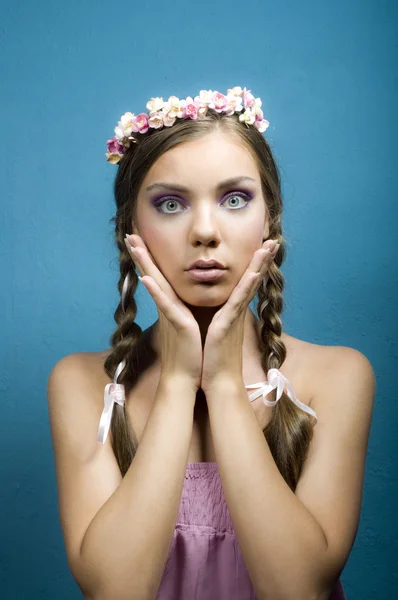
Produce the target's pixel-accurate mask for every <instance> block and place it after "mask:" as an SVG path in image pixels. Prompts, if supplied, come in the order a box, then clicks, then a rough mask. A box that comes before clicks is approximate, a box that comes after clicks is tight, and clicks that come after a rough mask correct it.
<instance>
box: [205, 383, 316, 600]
mask: <svg viewBox="0 0 398 600" xmlns="http://www.w3.org/2000/svg"><path fill="white" fill-rule="evenodd" d="M206 399H207V404H208V409H209V418H210V424H211V431H212V436H213V443H214V451H215V454H216V460H217V464H218V468H219V472H220V477H221V481H222V486H223V490H224V494H225V498H226V502H227V505H228V509H229V512H230V515H231V520H232V523H233V526H234V530H235V533H236V536H237V538H238V542H239V547H240V549H241V551H242V555H243V558H244V561H245V564H246V567H247V569H248V572H249V575H250V578H251V581H252V583H253V587H254V588H255V591H256V594H257V596H258V597H259V598H261V599H262V600H268V599H272V600H279V599H281V600H282V599H283V600H288V599H289V600H290V599H293V598H294V599H295V600H296V599H301V598H306V599H309V600H310V599H311V598H314V597H315V596H316V592H315V588H316V584H315V582H316V581H317V580H318V576H320V572H319V571H318V570H319V569H322V564H323V563H322V557H323V556H324V555H325V554H326V550H327V543H326V539H325V536H324V534H323V531H322V529H321V528H320V526H319V525H318V523H317V521H316V520H315V519H314V518H313V516H312V515H311V514H310V513H309V511H308V510H307V509H306V508H305V506H304V505H303V504H302V503H301V502H300V500H299V499H298V498H297V497H296V496H295V494H294V493H293V492H292V490H291V489H290V487H289V486H288V485H287V483H286V482H285V480H284V479H283V477H282V475H281V474H280V472H279V470H278V468H277V466H276V464H275V461H274V459H273V457H272V454H271V451H270V449H269V446H268V444H267V442H266V440H265V438H264V434H263V432H262V430H261V427H260V425H259V423H258V421H257V418H256V415H255V414H254V411H253V409H252V407H251V405H250V402H249V399H248V396H247V391H246V389H245V387H244V384H243V382H242V385H240V384H228V383H225V384H223V385H221V384H220V386H218V387H213V389H212V393H211V394H210V395H209V394H207V395H206Z"/></svg>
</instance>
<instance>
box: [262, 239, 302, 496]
mask: <svg viewBox="0 0 398 600" xmlns="http://www.w3.org/2000/svg"><path fill="white" fill-rule="evenodd" d="M270 239H275V240H277V243H279V244H280V247H279V249H278V253H277V255H276V256H275V258H274V261H273V262H272V263H271V266H270V268H269V270H268V277H267V278H266V279H264V281H263V283H262V285H261V286H260V288H259V291H258V297H259V301H258V305H257V315H258V317H259V319H260V320H261V321H262V327H261V335H260V338H261V344H262V368H263V370H264V372H265V373H267V372H268V370H269V369H271V368H275V369H279V368H280V367H281V366H282V364H283V363H284V361H285V358H286V353H287V352H286V346H285V344H284V343H283V342H282V339H281V334H282V320H281V318H280V315H281V313H282V310H283V295H282V291H283V287H284V278H283V275H282V272H281V270H280V268H279V267H280V265H281V264H282V262H283V260H284V254H285V244H284V241H283V238H282V236H281V231H280V229H279V231H274V232H271V235H270ZM275 396H276V390H273V392H272V400H274V399H275ZM263 431H264V436H265V438H266V440H267V443H268V445H269V448H270V451H271V454H272V456H273V458H274V460H275V463H276V465H277V467H278V469H279V471H280V473H281V475H282V477H283V478H284V480H285V481H286V483H287V484H288V485H289V487H290V488H291V489H292V490H293V491H294V490H295V488H296V485H297V481H298V478H299V476H300V472H301V469H302V466H303V463H304V460H305V458H306V456H307V452H308V447H309V444H310V442H311V439H312V436H313V425H312V420H311V417H310V415H308V413H306V412H303V411H302V410H301V409H300V408H298V407H297V406H296V405H295V404H294V403H293V402H292V401H291V400H290V399H289V397H288V395H287V394H286V393H285V392H283V393H282V396H281V398H280V399H279V401H278V402H277V403H276V405H275V406H274V407H273V410H272V415H271V419H270V421H269V423H268V424H267V426H266V427H265V429H264V430H263Z"/></svg>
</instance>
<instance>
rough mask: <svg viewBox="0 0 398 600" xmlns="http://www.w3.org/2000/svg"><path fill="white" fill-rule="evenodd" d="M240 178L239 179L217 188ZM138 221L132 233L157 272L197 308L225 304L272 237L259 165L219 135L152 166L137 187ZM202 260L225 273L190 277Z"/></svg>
mask: <svg viewBox="0 0 398 600" xmlns="http://www.w3.org/2000/svg"><path fill="white" fill-rule="evenodd" d="M237 177H241V178H242V180H241V181H239V182H236V183H233V184H232V183H229V184H225V185H222V184H223V182H225V180H228V179H231V178H237ZM160 183H162V186H160ZM154 184H159V185H157V186H155V185H154ZM148 187H151V189H150V190H149V191H148V190H147V188H148ZM180 187H183V188H185V189H184V191H182V190H181V189H180ZM137 219H138V223H137V225H138V230H134V232H135V233H137V234H138V235H140V237H141V238H142V239H143V241H144V243H145V245H146V247H147V248H148V250H149V252H150V254H151V256H152V260H153V261H154V263H155V264H156V266H157V267H158V269H159V270H160V271H161V272H162V274H163V275H164V277H165V278H166V279H167V280H168V282H169V283H170V285H171V286H172V287H173V289H174V291H175V293H176V294H177V295H178V296H179V297H180V299H181V300H182V301H183V302H184V303H185V304H186V305H187V306H190V307H197V308H198V309H199V307H203V308H205V307H208V308H210V307H213V308H214V307H220V305H223V304H224V303H225V302H226V301H227V300H228V298H229V296H230V295H231V293H232V291H233V289H234V288H235V286H236V285H237V283H238V282H239V280H240V279H241V277H242V275H243V274H244V272H245V270H246V269H247V267H248V265H249V263H250V261H251V260H252V258H253V254H254V252H255V251H256V250H258V249H259V248H261V246H262V243H263V239H265V238H267V237H268V232H269V230H268V218H267V211H266V205H265V201H264V197H263V194H262V190H261V181H260V176H259V173H258V169H257V166H256V163H255V161H254V159H253V157H252V156H251V153H250V152H249V151H248V150H247V149H246V148H245V147H244V146H243V145H242V144H241V143H239V142H238V141H237V140H235V139H234V138H232V137H231V136H228V135H227V134H225V133H222V132H220V131H217V132H214V133H212V134H209V135H206V136H204V137H202V138H200V139H198V140H194V141H190V142H185V143H183V144H181V145H179V146H177V147H175V148H172V149H171V150H169V151H167V152H166V153H165V154H163V155H162V156H161V157H160V158H159V159H158V160H157V161H156V162H155V163H154V164H153V165H152V167H151V168H150V170H149V172H148V173H147V175H146V177H145V179H144V181H143V183H142V185H141V187H140V190H139V194H138V205H137ZM200 258H204V259H210V258H214V259H215V260H218V261H219V262H220V263H222V264H223V265H224V266H225V267H226V270H225V271H224V274H223V276H222V277H221V278H220V279H218V280H217V281H213V282H199V281H195V280H193V279H191V277H190V276H189V275H188V273H187V270H188V268H189V266H190V265H191V263H193V262H194V261H196V260H198V259H200Z"/></svg>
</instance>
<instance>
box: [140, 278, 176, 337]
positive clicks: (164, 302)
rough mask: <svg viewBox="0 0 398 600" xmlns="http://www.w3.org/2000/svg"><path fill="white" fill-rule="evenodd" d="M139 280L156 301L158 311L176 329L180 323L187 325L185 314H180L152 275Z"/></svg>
mask: <svg viewBox="0 0 398 600" xmlns="http://www.w3.org/2000/svg"><path fill="white" fill-rule="evenodd" d="M141 281H142V283H143V284H144V286H145V287H146V289H147V290H148V292H149V293H150V294H151V296H152V298H153V299H154V301H155V302H156V305H157V307H158V309H159V310H160V312H162V313H163V314H164V315H165V317H166V318H167V319H168V320H169V321H170V322H171V323H173V325H174V326H175V327H176V328H177V329H178V328H181V326H182V325H187V323H186V322H185V315H182V314H181V311H180V310H179V309H178V307H177V306H176V305H175V304H174V302H173V301H172V300H170V298H169V296H168V295H167V294H166V293H165V292H164V291H163V290H162V288H161V287H160V286H159V285H158V284H157V282H156V281H155V280H154V279H153V278H152V277H150V276H149V275H146V276H144V277H143V278H142V279H141Z"/></svg>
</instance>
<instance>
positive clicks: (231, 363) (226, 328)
mask: <svg viewBox="0 0 398 600" xmlns="http://www.w3.org/2000/svg"><path fill="white" fill-rule="evenodd" d="M270 248H271V249H273V251H272V252H269V251H268V250H269V249H270ZM278 248H279V244H277V245H276V243H275V242H273V241H272V242H271V243H270V240H267V241H266V242H264V244H263V246H262V248H260V249H259V250H256V252H255V253H254V255H253V259H252V261H251V263H250V264H249V266H248V268H247V269H246V271H245V272H244V274H243V276H242V278H241V280H240V281H239V283H238V285H237V286H236V287H235V289H234V290H233V292H232V294H231V295H230V297H229V299H228V301H227V302H226V303H225V304H224V306H223V307H222V308H221V309H220V310H219V311H218V312H216V314H215V315H214V317H213V319H212V321H211V323H210V325H209V328H208V330H207V334H206V340H205V345H204V349H203V365H202V379H201V384H200V386H201V388H202V390H203V391H204V393H205V394H206V393H207V394H209V392H210V391H211V388H212V387H213V386H214V384H215V383H216V382H217V383H219V382H220V381H230V380H233V381H237V382H241V381H242V346H243V335H244V323H245V316H246V310H247V308H248V306H249V304H250V302H251V301H252V300H253V298H254V296H255V295H256V292H257V290H258V288H259V286H260V284H261V281H262V279H263V277H264V276H265V273H266V272H267V270H268V268H269V266H270V264H271V262H272V261H273V260H274V258H275V256H276V254H277V252H278ZM258 272H259V273H260V274H259V275H258V276H256V275H255V274H256V273H258Z"/></svg>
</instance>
